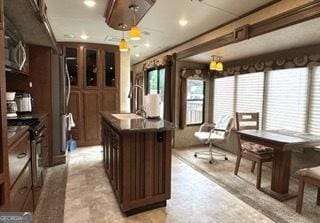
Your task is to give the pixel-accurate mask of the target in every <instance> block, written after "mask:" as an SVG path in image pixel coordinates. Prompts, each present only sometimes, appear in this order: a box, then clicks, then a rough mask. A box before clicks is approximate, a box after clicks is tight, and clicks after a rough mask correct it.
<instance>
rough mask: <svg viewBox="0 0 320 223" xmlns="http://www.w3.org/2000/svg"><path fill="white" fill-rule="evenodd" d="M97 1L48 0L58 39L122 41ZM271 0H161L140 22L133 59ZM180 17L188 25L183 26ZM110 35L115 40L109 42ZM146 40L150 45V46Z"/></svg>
mask: <svg viewBox="0 0 320 223" xmlns="http://www.w3.org/2000/svg"><path fill="white" fill-rule="evenodd" d="M95 1H96V5H95V7H93V8H88V7H87V6H85V5H84V4H83V0H46V3H47V6H48V17H49V21H50V23H51V26H52V28H53V31H54V33H55V36H56V38H57V40H58V41H73V42H78V41H84V40H82V39H81V38H80V36H81V35H82V34H86V35H87V36H88V39H87V40H85V42H92V43H105V44H114V45H117V44H118V41H119V38H120V37H121V36H122V33H121V32H120V31H116V30H114V29H112V28H110V27H108V26H107V25H106V23H105V22H104V20H105V19H104V17H103V15H104V10H105V6H106V2H107V0H95ZM271 1H272V0H254V1H253V0H241V1H234V0H203V1H201V2H199V0H174V1H172V0H158V1H157V2H156V3H155V4H154V6H153V7H152V8H151V9H150V11H149V12H148V13H147V14H146V16H145V17H144V18H143V19H142V20H141V22H140V23H139V26H140V27H141V29H142V32H143V36H142V39H141V40H140V41H134V42H133V41H129V44H130V46H131V56H132V57H131V59H132V60H131V61H132V63H136V62H139V61H141V60H143V59H145V58H147V57H149V56H151V55H154V54H156V53H159V52H161V51H164V50H166V49H169V48H171V47H173V46H175V45H177V44H179V43H182V42H184V41H186V40H188V39H190V38H192V37H195V36H197V35H199V34H201V33H203V32H206V31H208V30H210V29H212V28H214V27H216V26H218V25H220V24H223V23H225V22H228V21H230V20H232V19H234V18H237V17H239V16H241V15H242V14H245V13H247V12H250V11H251V10H253V9H255V8H258V7H260V6H262V5H265V4H267V3H269V2H271ZM180 19H185V20H187V21H188V24H187V25H186V26H184V27H182V26H180V25H179V22H178V21H179V20H180ZM70 35H71V36H73V37H70ZM125 36H127V33H126V34H125ZM107 37H111V39H113V40H111V41H108V40H107V39H106V38H107ZM146 43H149V44H150V46H149V47H146V46H145V44H146ZM136 54H139V57H137V56H135V55H136Z"/></svg>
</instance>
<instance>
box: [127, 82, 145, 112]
mask: <svg viewBox="0 0 320 223" xmlns="http://www.w3.org/2000/svg"><path fill="white" fill-rule="evenodd" d="M134 88H137V89H141V93H142V95H143V94H144V92H143V90H144V89H143V87H142V86H140V85H137V84H135V85H132V86H131V88H130V91H129V94H128V98H132V97H133V89H134ZM136 104H138V97H137V98H136ZM136 114H137V115H141V116H142V117H144V118H146V116H147V113H146V107H145V106H144V104H143V96H142V105H140V107H139V108H138V109H137V110H136Z"/></svg>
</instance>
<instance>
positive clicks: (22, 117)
mask: <svg viewBox="0 0 320 223" xmlns="http://www.w3.org/2000/svg"><path fill="white" fill-rule="evenodd" d="M47 115H48V114H47V113H30V114H29V113H26V114H22V115H18V116H17V117H11V118H8V120H19V119H20V120H26V119H39V120H40V119H43V118H44V117H45V116H47Z"/></svg>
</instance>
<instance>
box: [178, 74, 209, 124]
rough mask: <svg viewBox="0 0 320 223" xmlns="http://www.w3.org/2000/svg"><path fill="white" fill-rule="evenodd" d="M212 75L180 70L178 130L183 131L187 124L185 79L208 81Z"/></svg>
mask: <svg viewBox="0 0 320 223" xmlns="http://www.w3.org/2000/svg"><path fill="white" fill-rule="evenodd" d="M211 77H212V75H211V74H210V71H209V70H206V69H182V70H181V75H180V79H181V82H180V115H179V117H180V120H179V128H180V129H184V128H185V127H186V123H187V117H186V110H187V79H188V78H191V79H200V80H210V79H211Z"/></svg>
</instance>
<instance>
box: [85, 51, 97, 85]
mask: <svg viewBox="0 0 320 223" xmlns="http://www.w3.org/2000/svg"><path fill="white" fill-rule="evenodd" d="M84 53H85V63H84V68H85V78H84V82H85V87H88V88H92V87H93V88H95V87H99V86H98V63H97V62H98V51H97V50H93V49H85V51H84Z"/></svg>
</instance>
